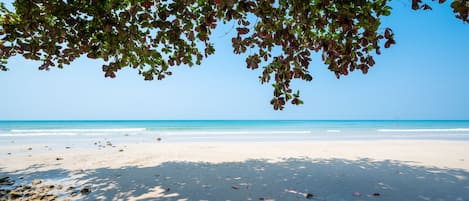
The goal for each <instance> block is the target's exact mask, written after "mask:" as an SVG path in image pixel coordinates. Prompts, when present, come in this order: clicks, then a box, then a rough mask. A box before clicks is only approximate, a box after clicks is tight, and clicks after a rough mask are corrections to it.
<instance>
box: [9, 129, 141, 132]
mask: <svg viewBox="0 0 469 201" xmlns="http://www.w3.org/2000/svg"><path fill="white" fill-rule="evenodd" d="M146 130H147V129H146V128H90V129H12V130H10V132H13V133H89V132H98V133H101V132H102V133H106V132H143V131H146Z"/></svg>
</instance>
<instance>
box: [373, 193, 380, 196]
mask: <svg viewBox="0 0 469 201" xmlns="http://www.w3.org/2000/svg"><path fill="white" fill-rule="evenodd" d="M373 196H374V197H379V196H381V194H380V193H373Z"/></svg>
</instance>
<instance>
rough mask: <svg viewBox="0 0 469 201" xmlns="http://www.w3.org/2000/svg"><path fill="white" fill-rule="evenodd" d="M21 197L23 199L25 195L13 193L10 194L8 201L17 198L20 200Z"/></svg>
mask: <svg viewBox="0 0 469 201" xmlns="http://www.w3.org/2000/svg"><path fill="white" fill-rule="evenodd" d="M20 197H23V194H22V193H20V192H16V191H11V192H10V193H8V199H9V200H14V199H17V198H20Z"/></svg>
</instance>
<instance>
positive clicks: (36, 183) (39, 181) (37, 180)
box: [31, 179, 42, 186]
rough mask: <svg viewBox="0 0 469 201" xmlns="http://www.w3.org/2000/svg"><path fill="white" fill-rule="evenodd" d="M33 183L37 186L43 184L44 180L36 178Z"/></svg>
mask: <svg viewBox="0 0 469 201" xmlns="http://www.w3.org/2000/svg"><path fill="white" fill-rule="evenodd" d="M31 183H32V184H33V186H35V185H38V184H41V183H42V181H41V180H40V179H34V180H33V182H31Z"/></svg>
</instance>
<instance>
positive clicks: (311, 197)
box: [305, 193, 314, 200]
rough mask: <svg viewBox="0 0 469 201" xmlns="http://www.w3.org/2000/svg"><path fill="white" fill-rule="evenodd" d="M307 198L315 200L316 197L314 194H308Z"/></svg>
mask: <svg viewBox="0 0 469 201" xmlns="http://www.w3.org/2000/svg"><path fill="white" fill-rule="evenodd" d="M305 197H306V199H308V200H311V199H313V197H314V195H313V194H312V193H308V194H306V196H305Z"/></svg>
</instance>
